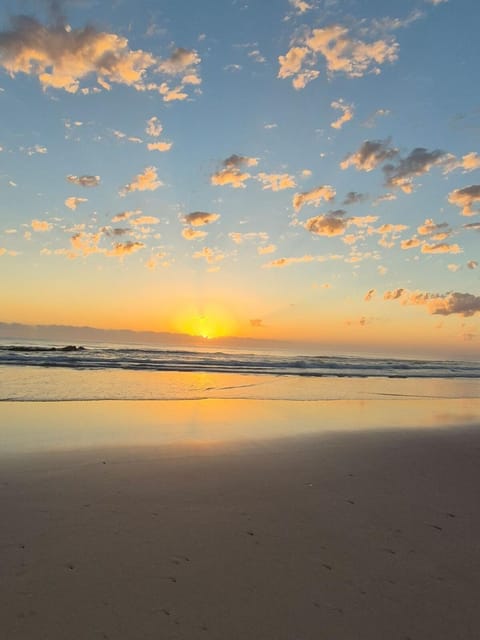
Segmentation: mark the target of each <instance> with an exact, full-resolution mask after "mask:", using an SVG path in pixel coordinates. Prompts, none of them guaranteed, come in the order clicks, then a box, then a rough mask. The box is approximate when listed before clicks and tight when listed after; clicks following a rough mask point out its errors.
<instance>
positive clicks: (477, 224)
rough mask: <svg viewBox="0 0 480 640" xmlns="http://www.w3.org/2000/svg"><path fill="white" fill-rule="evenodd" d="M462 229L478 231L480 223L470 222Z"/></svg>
mask: <svg viewBox="0 0 480 640" xmlns="http://www.w3.org/2000/svg"><path fill="white" fill-rule="evenodd" d="M462 226H463V228H464V229H474V230H475V231H480V222H471V223H470V224H464V225H462Z"/></svg>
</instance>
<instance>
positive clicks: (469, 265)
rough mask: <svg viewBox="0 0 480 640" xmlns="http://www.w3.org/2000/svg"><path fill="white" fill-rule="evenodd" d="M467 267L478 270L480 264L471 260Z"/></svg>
mask: <svg viewBox="0 0 480 640" xmlns="http://www.w3.org/2000/svg"><path fill="white" fill-rule="evenodd" d="M467 267H468V268H469V269H476V268H477V267H478V262H477V261H476V260H469V261H468V262H467Z"/></svg>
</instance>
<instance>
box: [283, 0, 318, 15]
mask: <svg viewBox="0 0 480 640" xmlns="http://www.w3.org/2000/svg"><path fill="white" fill-rule="evenodd" d="M288 1H289V2H290V4H291V5H292V7H293V8H294V9H295V10H296V11H297V12H298V13H306V12H307V11H310V10H311V9H313V4H310V3H309V2H306V1H305V0H288Z"/></svg>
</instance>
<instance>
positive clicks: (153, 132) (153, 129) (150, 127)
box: [145, 116, 163, 138]
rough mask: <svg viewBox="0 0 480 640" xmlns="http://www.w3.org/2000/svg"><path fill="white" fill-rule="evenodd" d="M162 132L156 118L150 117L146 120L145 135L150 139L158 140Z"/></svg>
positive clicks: (161, 127)
mask: <svg viewBox="0 0 480 640" xmlns="http://www.w3.org/2000/svg"><path fill="white" fill-rule="evenodd" d="M162 131H163V126H162V125H161V124H160V121H159V119H158V118H157V116H152V117H151V118H149V119H148V120H147V126H146V127H145V133H146V134H147V135H149V136H151V137H152V138H158V137H159V136H160V135H161V133H162Z"/></svg>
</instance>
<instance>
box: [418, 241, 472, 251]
mask: <svg viewBox="0 0 480 640" xmlns="http://www.w3.org/2000/svg"><path fill="white" fill-rule="evenodd" d="M422 253H463V249H461V248H460V247H459V246H458V244H447V243H446V242H441V243H438V244H428V243H427V242H424V243H423V244H422Z"/></svg>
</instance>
